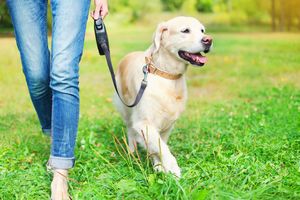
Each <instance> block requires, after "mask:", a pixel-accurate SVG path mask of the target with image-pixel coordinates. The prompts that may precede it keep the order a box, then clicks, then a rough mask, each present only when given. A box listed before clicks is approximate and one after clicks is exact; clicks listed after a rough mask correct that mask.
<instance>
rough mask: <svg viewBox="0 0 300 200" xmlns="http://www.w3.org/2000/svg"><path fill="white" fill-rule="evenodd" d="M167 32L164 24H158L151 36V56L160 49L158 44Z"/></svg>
mask: <svg viewBox="0 0 300 200" xmlns="http://www.w3.org/2000/svg"><path fill="white" fill-rule="evenodd" d="M167 30H168V27H167V24H166V22H162V23H160V24H158V26H157V28H156V31H155V33H154V35H153V46H152V54H153V53H155V52H157V51H158V49H159V47H160V43H161V41H162V38H163V33H164V32H165V31H167Z"/></svg>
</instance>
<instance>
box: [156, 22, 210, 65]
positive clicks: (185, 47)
mask: <svg viewBox="0 0 300 200" xmlns="http://www.w3.org/2000/svg"><path fill="white" fill-rule="evenodd" d="M153 47H154V48H153V53H155V52H157V51H158V50H159V49H160V48H164V49H166V50H167V51H168V52H169V53H171V55H173V56H174V57H175V58H176V59H179V60H180V61H183V62H184V63H186V64H192V65H196V66H203V65H204V64H205V63H206V61H207V59H206V57H205V56H203V55H202V54H203V53H208V52H209V51H210V49H211V47H212V38H211V37H210V36H208V35H206V34H205V27H204V26H203V25H202V24H201V23H200V22H199V21H198V20H197V19H195V18H192V17H175V18H173V19H171V20H169V21H166V22H162V23H160V24H159V25H158V27H157V29H156V32H155V34H154V37H153ZM201 53H202V54H201Z"/></svg>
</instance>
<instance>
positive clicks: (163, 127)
mask: <svg viewBox="0 0 300 200" xmlns="http://www.w3.org/2000/svg"><path fill="white" fill-rule="evenodd" d="M186 28H188V29H190V30H191V32H190V34H184V33H182V31H183V30H184V29H186ZM201 30H204V26H203V25H202V24H201V23H200V22H199V21H198V20H197V19H195V18H192V17H176V18H173V19H171V20H169V21H167V22H162V23H161V24H159V25H158V27H157V30H156V32H155V34H154V38H153V44H152V45H151V46H150V47H149V48H148V49H147V50H146V51H145V52H133V53H130V54H129V55H127V56H125V57H124V58H123V59H122V61H121V62H120V64H119V66H118V71H117V74H116V78H117V83H118V89H119V91H120V93H121V97H122V98H123V99H124V100H125V101H126V102H127V103H128V104H130V103H132V102H133V101H134V99H135V97H136V94H137V92H138V90H139V87H140V84H141V80H142V79H143V73H142V67H143V66H144V65H145V57H146V56H151V55H152V58H153V63H154V65H155V66H156V67H157V68H159V69H161V70H163V71H166V72H168V73H171V74H183V76H182V77H181V78H179V79H178V80H168V79H165V78H162V77H160V76H157V75H153V74H149V75H148V86H147V88H146V90H145V93H144V95H143V97H142V99H141V101H140V103H139V104H138V105H137V106H136V107H134V108H128V107H126V106H125V105H123V104H122V103H121V101H120V100H119V98H118V96H117V95H115V98H114V102H115V104H116V106H117V109H118V111H119V112H120V114H121V116H122V118H123V119H124V121H125V123H126V126H127V135H128V144H129V147H130V150H131V151H134V150H135V146H136V144H137V143H138V144H140V145H141V146H143V147H145V148H146V149H147V151H148V152H149V153H150V154H151V155H152V156H153V164H154V168H155V169H156V170H158V171H163V172H170V173H173V174H174V175H176V176H177V177H180V176H181V170H180V168H179V166H178V164H177V161H176V159H175V157H174V156H173V154H172V153H171V151H170V149H169V147H168V145H167V142H168V138H169V135H170V133H171V130H172V128H173V125H174V123H175V121H176V120H177V119H178V118H179V116H180V114H181V113H182V112H183V111H184V109H185V103H186V100H187V87H186V80H185V75H184V73H185V72H186V70H187V66H188V63H187V61H185V60H183V59H181V58H180V57H179V56H178V51H179V50H184V51H188V52H191V53H197V52H201V51H204V47H203V45H202V43H201V40H202V38H203V37H204V36H205V35H204V33H203V32H202V31H201Z"/></svg>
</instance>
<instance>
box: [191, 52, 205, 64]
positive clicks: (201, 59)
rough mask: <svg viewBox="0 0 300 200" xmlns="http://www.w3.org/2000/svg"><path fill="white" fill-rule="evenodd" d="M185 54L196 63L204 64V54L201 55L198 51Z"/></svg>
mask: <svg viewBox="0 0 300 200" xmlns="http://www.w3.org/2000/svg"><path fill="white" fill-rule="evenodd" d="M187 54H188V56H189V57H191V58H192V59H193V60H194V61H195V62H197V63H201V64H205V63H206V62H207V58H206V57H205V56H202V55H201V54H200V53H187Z"/></svg>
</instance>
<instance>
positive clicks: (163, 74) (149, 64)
mask: <svg viewBox="0 0 300 200" xmlns="http://www.w3.org/2000/svg"><path fill="white" fill-rule="evenodd" d="M145 60H146V64H147V69H148V72H149V73H151V74H155V75H158V76H160V77H163V78H165V79H169V80H177V79H179V78H181V77H182V74H170V73H168V72H165V71H162V70H160V69H158V68H157V67H155V66H154V64H153V62H152V58H151V57H145Z"/></svg>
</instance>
